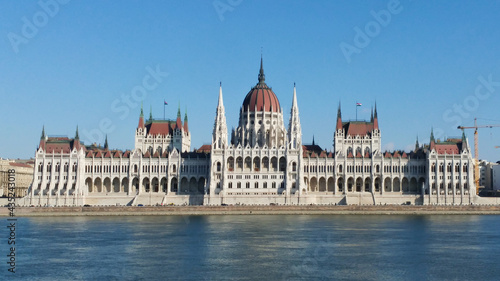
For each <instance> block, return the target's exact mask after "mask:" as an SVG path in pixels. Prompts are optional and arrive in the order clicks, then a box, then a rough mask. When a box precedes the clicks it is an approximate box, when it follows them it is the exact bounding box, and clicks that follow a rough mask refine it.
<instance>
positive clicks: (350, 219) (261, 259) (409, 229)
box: [0, 215, 500, 280]
mask: <svg viewBox="0 0 500 281" xmlns="http://www.w3.org/2000/svg"><path fill="white" fill-rule="evenodd" d="M18 225H19V227H18V229H17V236H18V242H19V243H18V245H17V257H18V264H17V271H18V272H17V273H16V274H15V275H16V277H18V278H19V279H20V280H23V279H24V280H465V279H477V280H498V276H500V266H498V265H497V261H498V260H500V246H499V245H500V234H499V231H498V230H499V229H500V216H383V215H382V216H378V215H368V216H360V215H356V216H341V215H331V216H327V215H321V216H314V215H299V216H292V215H290V216H288V215H287V216H283V215H281V216H271V215H267V216H266V215H263V216H257V215H248V216H245V215H240V216H190V217H181V216H164V217H162V216H133V217H132V216H131V217H54V218H19V219H18ZM5 244H6V243H5ZM5 244H4V247H6V245H5ZM4 252H5V251H4ZM3 263H4V262H2V264H3ZM3 267H4V268H3V270H2V273H1V274H0V279H2V280H5V278H1V277H5V276H7V277H9V275H7V273H8V272H7V268H6V266H5V265H3Z"/></svg>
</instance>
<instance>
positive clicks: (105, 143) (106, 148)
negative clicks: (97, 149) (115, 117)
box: [104, 134, 109, 150]
mask: <svg viewBox="0 0 500 281" xmlns="http://www.w3.org/2000/svg"><path fill="white" fill-rule="evenodd" d="M108 148H109V147H108V135H107V134H106V139H105V140H104V149H105V150H108Z"/></svg>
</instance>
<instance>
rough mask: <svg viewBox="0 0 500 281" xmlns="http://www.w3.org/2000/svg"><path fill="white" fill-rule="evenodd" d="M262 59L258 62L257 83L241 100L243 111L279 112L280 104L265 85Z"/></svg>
mask: <svg viewBox="0 0 500 281" xmlns="http://www.w3.org/2000/svg"><path fill="white" fill-rule="evenodd" d="M265 80H266V77H265V75H264V68H263V67H262V58H261V60H260V72H259V83H257V85H255V87H253V88H252V89H251V90H250V92H248V94H247V96H246V97H245V99H244V100H243V111H244V112H247V111H249V112H254V111H268V112H271V111H272V112H281V107H280V102H279V101H278V98H277V97H276V94H274V92H273V90H272V89H271V88H269V87H268V86H267V85H266V82H265Z"/></svg>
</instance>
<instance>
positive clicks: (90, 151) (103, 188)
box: [21, 61, 476, 206]
mask: <svg viewBox="0 0 500 281" xmlns="http://www.w3.org/2000/svg"><path fill="white" fill-rule="evenodd" d="M297 97H298V95H297V92H296V89H295V86H294V90H293V94H292V106H291V110H290V116H289V119H288V120H289V122H288V127H286V125H285V123H284V121H283V120H284V117H285V116H284V115H283V111H282V109H281V107H280V105H279V101H278V99H277V97H276V95H275V94H274V92H273V91H272V90H271V88H269V87H267V85H266V84H265V76H264V71H263V67H262V61H261V69H260V73H259V82H258V84H257V85H256V86H255V87H254V88H252V90H251V91H250V92H249V93H248V94H247V96H246V97H245V99H244V102H243V105H242V107H241V109H240V117H239V121H238V127H237V128H236V129H235V130H233V132H231V133H230V134H229V133H228V129H227V123H226V117H225V108H224V103H223V95H222V86H221V87H220V89H219V101H218V105H217V108H216V114H215V122H214V129H213V134H212V142H211V144H210V146H204V147H202V148H200V149H198V150H195V151H192V152H189V151H190V142H191V134H190V132H189V129H188V126H187V115H186V117H185V118H184V123H183V122H181V120H180V110H179V112H178V115H177V120H176V121H167V120H154V119H153V118H152V116H150V118H149V119H148V120H147V121H145V120H144V116H143V112H142V109H141V114H140V117H139V125H138V127H137V129H136V133H135V148H134V149H133V150H131V151H125V152H122V151H118V150H109V149H108V147H107V144H106V145H105V147H96V146H84V145H83V144H81V143H80V141H79V137H78V131H77V133H76V136H75V138H73V139H70V138H50V137H47V136H45V133H42V138H41V140H40V146H39V149H38V150H37V152H36V155H35V156H36V159H35V173H34V180H33V184H32V186H31V188H30V190H29V195H28V196H27V197H25V198H24V199H23V201H22V203H21V204H24V205H42V206H43V205H51V206H57V205H80V206H81V205H85V204H89V205H116V204H120V205H139V204H143V205H156V204H163V205H166V204H176V205H181V204H190V205H200V204H204V205H222V204H229V205H231V204H245V205H263V204H265V205H268V204H279V205H303V204H363V205H379V204H442V205H463V204H471V203H474V202H475V200H476V195H475V194H476V191H475V186H474V183H473V161H472V156H471V153H470V147H469V144H468V142H467V139H466V138H465V136H463V137H462V138H460V139H448V140H446V141H444V142H439V141H438V140H435V139H434V137H433V135H432V133H431V138H430V143H429V144H428V145H422V146H421V145H419V144H418V142H417V144H416V146H415V149H414V150H413V151H408V152H403V151H394V152H382V150H381V147H382V140H381V131H380V129H379V126H378V115H377V108H376V105H375V111H374V112H373V113H372V116H371V119H370V120H369V121H347V122H345V121H342V116H341V108H340V105H339V108H338V114H337V120H336V121H337V122H336V126H335V127H333V126H332V128H331V130H332V132H333V144H334V149H333V151H326V150H324V149H321V148H320V147H319V146H317V145H315V144H314V143H313V144H311V145H304V144H303V142H302V129H301V123H300V117H299V106H298V102H297ZM229 136H230V137H231V140H229V139H228V137H229Z"/></svg>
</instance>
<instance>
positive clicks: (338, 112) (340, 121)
mask: <svg viewBox="0 0 500 281" xmlns="http://www.w3.org/2000/svg"><path fill="white" fill-rule="evenodd" d="M341 129H342V113H341V112H340V101H339V108H338V110H337V127H336V130H341Z"/></svg>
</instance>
